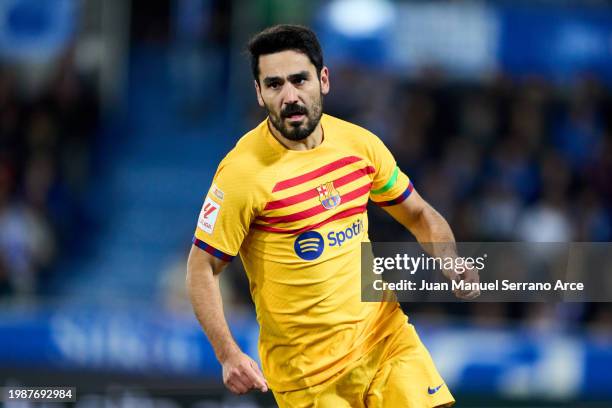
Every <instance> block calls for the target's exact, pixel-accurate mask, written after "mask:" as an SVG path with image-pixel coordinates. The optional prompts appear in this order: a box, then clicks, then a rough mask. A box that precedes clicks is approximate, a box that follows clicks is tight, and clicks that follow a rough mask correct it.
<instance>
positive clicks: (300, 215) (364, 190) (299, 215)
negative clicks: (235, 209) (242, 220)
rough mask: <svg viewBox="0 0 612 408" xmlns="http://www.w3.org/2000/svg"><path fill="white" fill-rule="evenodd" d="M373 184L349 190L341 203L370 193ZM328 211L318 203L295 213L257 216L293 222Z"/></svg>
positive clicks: (342, 197) (262, 219) (262, 218)
mask: <svg viewBox="0 0 612 408" xmlns="http://www.w3.org/2000/svg"><path fill="white" fill-rule="evenodd" d="M371 186H372V183H368V184H366V185H364V186H361V187H359V188H357V189H355V190H353V191H349V192H348V193H346V194H344V195H342V196H340V197H341V201H340V202H341V204H340V205H342V204H344V203H348V202H350V201H352V200H354V199H356V198H359V197H361V196H363V195H364V194H369V192H370V187H371ZM324 211H327V209H326V208H325V207H323V205H321V204H319V205H316V206H314V207H312V208H309V209H307V210H303V211H299V212H296V213H293V214H289V215H282V216H279V217H264V216H259V217H257V219H258V220H261V221H265V222H267V223H270V224H276V223H279V222H292V221H299V220H303V219H305V218H310V217H313V216H315V215H317V214H321V213H322V212H324Z"/></svg>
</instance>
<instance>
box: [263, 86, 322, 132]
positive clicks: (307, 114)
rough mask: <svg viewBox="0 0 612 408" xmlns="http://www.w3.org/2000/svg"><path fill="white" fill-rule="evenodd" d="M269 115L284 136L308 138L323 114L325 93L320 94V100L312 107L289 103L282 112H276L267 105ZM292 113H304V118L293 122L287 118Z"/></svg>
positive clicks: (273, 124)
mask: <svg viewBox="0 0 612 408" xmlns="http://www.w3.org/2000/svg"><path fill="white" fill-rule="evenodd" d="M266 110H267V111H268V117H269V118H270V122H271V123H272V126H274V128H275V129H276V130H278V131H279V132H280V134H281V135H283V137H285V138H287V139H289V140H293V141H299V140H303V139H306V138H307V137H308V136H310V135H311V134H312V132H313V131H314V130H315V129H316V128H317V125H318V124H319V121H320V120H321V116H322V115H323V95H320V97H319V100H318V101H316V102H315V103H313V104H312V106H310V109H308V108H306V107H305V106H301V105H298V104H297V103H296V104H293V105H287V106H286V107H285V108H284V109H282V110H281V111H280V113H276V112H274V111H273V110H272V109H271V108H270V107H269V106H268V105H266ZM292 115H304V119H302V120H299V121H295V122H291V121H289V122H288V121H287V120H286V119H287V118H289V117H290V116H292Z"/></svg>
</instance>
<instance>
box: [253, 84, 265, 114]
mask: <svg viewBox="0 0 612 408" xmlns="http://www.w3.org/2000/svg"><path fill="white" fill-rule="evenodd" d="M253 83H254V84H255V93H256V94H257V103H258V104H259V106H261V107H262V108H263V107H265V106H266V105H265V104H264V101H263V98H262V97H261V88H259V84H258V83H257V81H255V80H253Z"/></svg>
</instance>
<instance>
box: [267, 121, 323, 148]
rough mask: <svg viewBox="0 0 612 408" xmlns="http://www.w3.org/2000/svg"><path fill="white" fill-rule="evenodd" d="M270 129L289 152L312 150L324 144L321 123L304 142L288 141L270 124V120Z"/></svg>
mask: <svg viewBox="0 0 612 408" xmlns="http://www.w3.org/2000/svg"><path fill="white" fill-rule="evenodd" d="M268 129H270V133H272V136H274V138H275V139H276V140H278V142H279V143H280V144H282V145H283V146H285V147H286V148H287V149H289V150H311V149H314V148H315V147H317V146H318V145H320V144H321V143H322V142H323V127H322V126H321V121H319V123H318V124H317V127H316V128H315V130H313V131H312V133H311V134H310V135H308V137H306V138H304V139H302V140H291V139H287V138H286V137H285V136H283V135H282V134H281V132H279V131H278V129H276V128H275V127H274V126H273V125H272V124H271V123H270V119H268Z"/></svg>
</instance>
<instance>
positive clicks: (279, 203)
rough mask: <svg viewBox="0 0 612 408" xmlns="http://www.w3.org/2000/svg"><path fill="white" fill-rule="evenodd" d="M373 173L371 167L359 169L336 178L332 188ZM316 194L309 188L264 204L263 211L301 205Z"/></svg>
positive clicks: (313, 189) (314, 189) (373, 169)
mask: <svg viewBox="0 0 612 408" xmlns="http://www.w3.org/2000/svg"><path fill="white" fill-rule="evenodd" d="M375 171H376V169H375V168H374V167H372V166H366V167H363V168H361V169H357V170H355V171H352V172H350V173H348V174H346V175H344V176H342V177H340V178H338V179H337V180H334V187H341V186H343V185H345V184H348V183H350V182H351V181H353V180H357V179H358V178H360V177H363V176H365V175H367V174H372V173H374V172H375ZM318 194H319V193H318V192H317V189H316V188H311V189H310V190H308V191H304V192H303V193H299V194H296V195H293V196H291V197H287V198H283V199H280V200H276V201H270V202H269V203H268V204H266V206H265V208H264V210H276V209H279V208H284V207H288V206H290V205H293V204H298V203H301V202H302V201H306V200H310V199H311V198H314V197H316V196H317V195H318Z"/></svg>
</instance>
